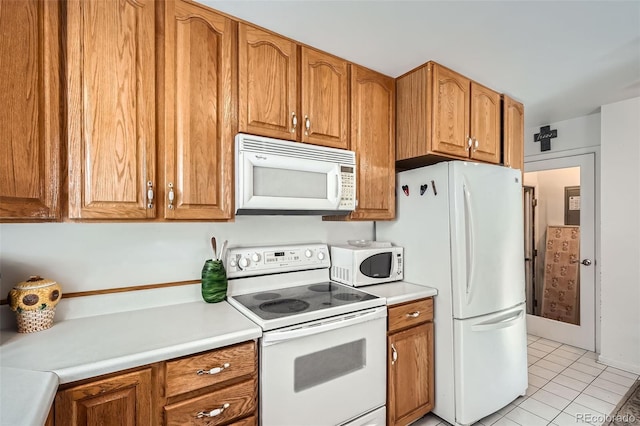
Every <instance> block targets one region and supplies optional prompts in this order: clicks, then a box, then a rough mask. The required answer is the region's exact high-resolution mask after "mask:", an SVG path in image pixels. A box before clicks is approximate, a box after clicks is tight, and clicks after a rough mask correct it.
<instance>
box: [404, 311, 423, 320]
mask: <svg viewBox="0 0 640 426" xmlns="http://www.w3.org/2000/svg"><path fill="white" fill-rule="evenodd" d="M407 316H408V317H409V318H418V317H419V316H420V311H414V312H409V313H408V314H407Z"/></svg>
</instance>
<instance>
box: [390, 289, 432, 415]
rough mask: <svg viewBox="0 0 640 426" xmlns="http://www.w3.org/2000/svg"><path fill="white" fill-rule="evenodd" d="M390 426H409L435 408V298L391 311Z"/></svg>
mask: <svg viewBox="0 0 640 426" xmlns="http://www.w3.org/2000/svg"><path fill="white" fill-rule="evenodd" d="M388 321H389V326H388V333H387V344H388V348H387V352H388V359H387V425H389V426H392V425H407V424H409V423H411V422H413V421H415V420H416V419H419V418H420V417H422V416H424V415H425V414H426V413H428V412H429V411H431V409H432V408H433V405H434V369H433V368H434V363H433V356H434V354H433V349H434V348H433V299H431V298H428V299H422V300H418V301H414V302H409V303H405V304H402V305H397V306H392V307H390V308H389V318H388Z"/></svg>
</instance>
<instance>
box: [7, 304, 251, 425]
mask: <svg viewBox="0 0 640 426" xmlns="http://www.w3.org/2000/svg"><path fill="white" fill-rule="evenodd" d="M261 335H262V330H261V329H260V327H258V326H257V325H256V324H254V323H253V322H252V321H250V320H249V319H248V318H246V317H245V316H244V315H242V314H241V313H239V312H238V311H236V310H235V309H234V308H233V307H232V306H231V305H229V304H228V303H227V302H220V303H212V304H209V303H205V302H202V301H200V302H192V303H184V304H178V305H170V306H162V307H156V308H150V309H141V310H138V311H130V312H121V313H115V314H108V315H99V316H93V317H85V318H78V319H73V320H66V321H61V322H56V323H54V325H53V327H51V328H50V329H48V330H43V331H39V332H37V333H29V334H22V333H17V332H15V331H7V330H2V333H1V344H2V346H1V347H0V366H1V367H2V377H1V381H0V386H1V387H2V400H0V404H1V407H2V413H3V414H2V416H3V417H2V420H3V422H2V423H1V424H2V425H3V426H4V425H5V424H8V425H11V424H12V423H11V422H9V421H7V423H5V422H4V419H5V417H6V418H8V419H13V418H16V419H20V424H38V423H39V424H42V423H43V422H44V419H45V418H46V415H47V413H48V412H49V407H50V406H51V402H52V401H53V398H54V396H55V392H56V389H57V387H58V384H62V383H69V382H74V381H76V380H82V379H87V378H91V377H96V376H99V375H102V374H107V373H113V372H117V371H120V370H125V369H128V368H134V367H139V366H142V365H145V364H150V363H153V362H158V361H163V360H167V359H171V358H176V357H180V356H184V355H189V354H193V353H197V352H201V351H206V350H211V349H215V348H220V347H223V346H228V345H232V344H235V343H240V342H244V341H247V340H252V339H257V338H259V337H260V336H261ZM6 367H8V368H6ZM5 370H6V374H7V375H6V376H5ZM39 372H49V373H39ZM51 373H54V374H51ZM51 378H53V381H54V383H55V385H54V386H51V385H50V383H49V381H50V380H51ZM43 382H45V383H46V386H45V385H43ZM16 388H20V389H21V391H20V392H16V391H15V389H16ZM23 393H24V394H26V395H31V398H30V399H29V401H28V404H27V405H25V402H26V401H23V400H22V399H20V398H21V397H22V395H23ZM36 406H37V407H38V408H39V409H40V408H42V409H43V410H44V417H39V415H40V414H41V413H34V412H33V407H36ZM36 414H37V415H38V417H32V416H35V415H36ZM15 416H20V417H15Z"/></svg>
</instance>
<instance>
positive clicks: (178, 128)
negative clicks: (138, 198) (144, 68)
mask: <svg viewBox="0 0 640 426" xmlns="http://www.w3.org/2000/svg"><path fill="white" fill-rule="evenodd" d="M163 4H164V7H165V10H164V19H165V24H164V40H163V42H164V52H163V55H162V57H163V58H164V64H162V66H160V67H159V68H158V70H159V71H160V72H164V75H163V79H164V92H161V93H159V98H160V102H159V105H160V109H159V113H161V114H164V119H163V120H162V123H161V128H160V130H159V141H160V148H159V149H160V151H161V152H162V154H163V155H162V156H163V158H164V161H163V163H162V166H163V167H164V170H163V173H161V175H162V177H161V179H162V185H161V186H162V190H161V191H159V193H160V194H161V195H162V197H161V198H160V199H161V200H162V201H161V202H162V203H163V208H162V211H163V212H164V214H163V216H164V218H165V219H208V220H215V219H231V218H232V217H233V211H232V210H233V179H234V176H233V141H234V136H235V134H236V132H237V130H236V129H237V125H236V123H235V122H234V116H235V112H234V111H235V106H236V99H237V89H236V88H237V65H236V62H237V57H236V49H235V45H236V42H237V41H236V27H237V25H236V23H235V22H234V21H232V20H231V19H229V18H227V17H224V16H222V15H219V14H217V13H214V12H213V11H212V10H211V9H209V8H206V7H204V6H201V5H198V4H196V3H192V2H188V1H184V0H175V1H167V2H165V3H163Z"/></svg>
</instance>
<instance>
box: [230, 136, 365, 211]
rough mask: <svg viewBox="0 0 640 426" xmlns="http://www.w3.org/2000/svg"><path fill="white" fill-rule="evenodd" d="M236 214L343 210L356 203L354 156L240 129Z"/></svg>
mask: <svg viewBox="0 0 640 426" xmlns="http://www.w3.org/2000/svg"><path fill="white" fill-rule="evenodd" d="M235 166H236V170H235V176H236V182H235V183H236V188H235V192H236V214H240V215H241V214H253V215H265V214H300V215H304V214H308V215H311V214H315V215H346V214H349V213H350V212H351V211H353V210H355V208H356V184H357V182H356V155H355V152H353V151H347V150H344V149H337V148H328V147H322V146H316V145H310V144H303V143H298V142H292V141H285V140H279V139H273V138H266V137H262V136H254V135H248V134H244V133H238V134H237V135H236V138H235Z"/></svg>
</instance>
